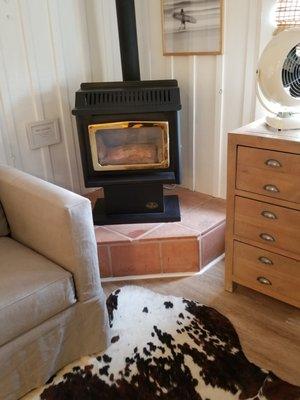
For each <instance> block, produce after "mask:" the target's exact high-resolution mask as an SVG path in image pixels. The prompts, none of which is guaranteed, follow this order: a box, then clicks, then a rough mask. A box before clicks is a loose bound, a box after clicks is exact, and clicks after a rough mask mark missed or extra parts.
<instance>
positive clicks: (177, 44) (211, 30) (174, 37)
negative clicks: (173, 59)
mask: <svg viewBox="0 0 300 400" xmlns="http://www.w3.org/2000/svg"><path fill="white" fill-rule="evenodd" d="M223 17H224V0H161V18H162V40H163V54H164V55H165V56H182V55H218V54H222V53H223Z"/></svg>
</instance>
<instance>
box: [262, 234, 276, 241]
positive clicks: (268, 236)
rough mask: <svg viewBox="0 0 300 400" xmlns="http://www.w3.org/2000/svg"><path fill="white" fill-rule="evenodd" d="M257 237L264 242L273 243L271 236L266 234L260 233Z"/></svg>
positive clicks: (273, 239)
mask: <svg viewBox="0 0 300 400" xmlns="http://www.w3.org/2000/svg"><path fill="white" fill-rule="evenodd" d="M259 237H260V238H261V239H263V240H265V241H266V242H275V238H273V236H271V235H269V234H268V233H261V234H260V235H259Z"/></svg>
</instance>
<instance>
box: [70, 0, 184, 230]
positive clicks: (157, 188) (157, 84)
mask: <svg viewBox="0 0 300 400" xmlns="http://www.w3.org/2000/svg"><path fill="white" fill-rule="evenodd" d="M116 5H117V15H118V27H119V34H120V47H121V56H122V57H121V59H122V70H123V78H124V79H126V78H127V79H128V80H125V81H123V82H104V83H82V84H81V87H80V90H78V91H77V92H76V101H75V108H74V110H73V111H72V113H73V114H74V115H75V116H76V120H77V130H78V135H79V144H80V151H81V160H82V167H83V172H84V179H85V185H86V186H87V187H99V186H101V187H103V189H104V199H98V200H97V202H96V205H95V207H94V210H93V216H94V222H95V224H97V225H103V224H119V223H134V222H156V221H163V222H167V221H178V220H180V211H179V203H178V198H177V196H164V195H163V185H164V184H167V183H168V184H170V183H180V171H179V123H178V117H179V115H178V112H179V110H180V109H181V104H180V93H179V88H178V84H177V81H176V80H160V81H140V80H139V67H138V66H137V65H136V64H138V51H137V47H136V49H132V43H135V42H136V43H137V40H136V28H135V15H134V1H133V0H116ZM124 19H125V22H124ZM124 30H125V33H124ZM132 35H133V36H135V39H134V38H133V39H132ZM121 37H122V39H121ZM128 46H129V47H130V53H129V57H125V55H126V51H125V50H126V48H128ZM133 47H134V46H133ZM124 49H125V50H124ZM131 64H132V68H131V67H130V65H131ZM133 71H135V74H134V75H133V76H132V72H133Z"/></svg>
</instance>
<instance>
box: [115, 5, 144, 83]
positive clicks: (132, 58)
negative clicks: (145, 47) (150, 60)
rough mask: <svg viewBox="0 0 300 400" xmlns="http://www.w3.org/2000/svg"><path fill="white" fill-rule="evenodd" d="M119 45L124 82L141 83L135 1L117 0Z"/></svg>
mask: <svg viewBox="0 0 300 400" xmlns="http://www.w3.org/2000/svg"><path fill="white" fill-rule="evenodd" d="M116 9H117V18H118V30H119V43H120V53H121V62H122V73H123V80H124V81H139V80H140V79H141V76H140V63H139V50H138V40H137V33H136V20H135V8H134V0H116Z"/></svg>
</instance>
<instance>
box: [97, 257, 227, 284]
mask: <svg viewBox="0 0 300 400" xmlns="http://www.w3.org/2000/svg"><path fill="white" fill-rule="evenodd" d="M224 256H225V254H222V255H220V256H219V257H217V258H215V259H214V260H213V261H211V262H210V263H209V264H207V265H206V266H205V267H203V268H202V269H201V270H200V271H198V272H170V273H161V274H149V275H129V276H112V277H108V278H101V282H120V281H137V280H144V279H161V278H183V277H187V276H194V275H202V274H204V273H205V272H207V271H208V270H209V269H210V268H211V267H213V266H214V265H215V264H217V263H218V262H219V261H221V260H223V258H224Z"/></svg>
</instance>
